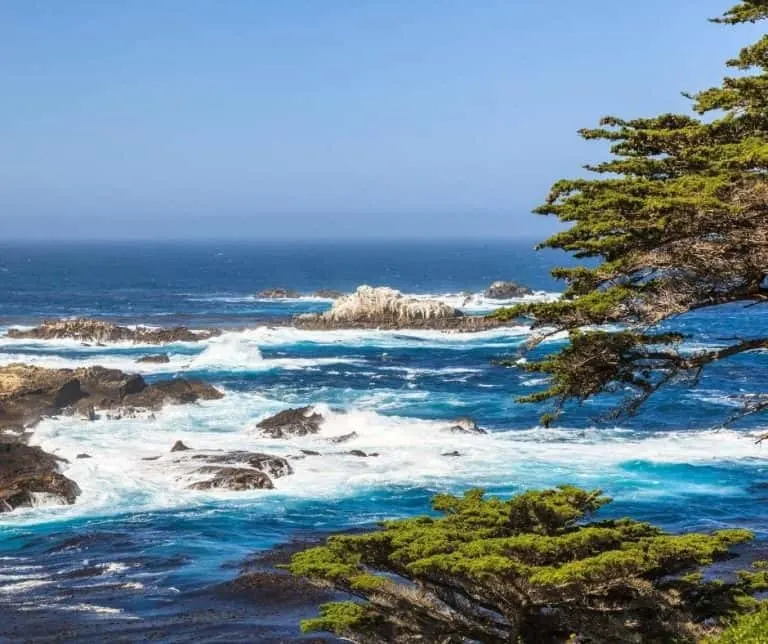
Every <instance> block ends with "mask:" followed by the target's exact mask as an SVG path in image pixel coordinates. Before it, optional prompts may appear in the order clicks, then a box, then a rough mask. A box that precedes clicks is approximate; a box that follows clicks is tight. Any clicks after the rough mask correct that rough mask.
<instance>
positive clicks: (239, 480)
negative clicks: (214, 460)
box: [189, 467, 275, 492]
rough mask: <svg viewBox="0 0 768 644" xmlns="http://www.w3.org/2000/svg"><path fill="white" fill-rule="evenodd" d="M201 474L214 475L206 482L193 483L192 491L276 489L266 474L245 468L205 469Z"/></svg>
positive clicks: (202, 469) (201, 470) (201, 469)
mask: <svg viewBox="0 0 768 644" xmlns="http://www.w3.org/2000/svg"><path fill="white" fill-rule="evenodd" d="M198 471H199V472H200V473H201V474H212V477H211V478H209V479H206V480H204V481H198V482H197V483H192V485H190V486H189V488H190V489H191V490H216V489H226V490H232V491H234V492H243V491H245V490H271V489H273V488H274V487H275V484H274V483H272V479H270V478H269V477H268V476H267V475H266V474H264V472H259V471H258V470H251V469H247V468H244V467H203V468H200V470H198Z"/></svg>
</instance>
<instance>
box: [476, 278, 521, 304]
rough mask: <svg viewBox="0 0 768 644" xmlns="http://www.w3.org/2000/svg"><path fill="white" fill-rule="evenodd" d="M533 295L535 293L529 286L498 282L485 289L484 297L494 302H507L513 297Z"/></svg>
mask: <svg viewBox="0 0 768 644" xmlns="http://www.w3.org/2000/svg"><path fill="white" fill-rule="evenodd" d="M531 293H533V291H531V289H529V288H528V287H527V286H521V285H520V284H516V283H515V282H503V281H498V282H494V283H493V284H491V285H490V286H489V287H488V288H487V289H485V293H484V295H485V297H487V298H490V299H492V300H507V299H510V298H513V297H523V296H524V295H531Z"/></svg>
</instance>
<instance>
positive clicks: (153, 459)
mask: <svg viewBox="0 0 768 644" xmlns="http://www.w3.org/2000/svg"><path fill="white" fill-rule="evenodd" d="M159 458H160V457H159V456H145V457H144V458H142V459H141V460H142V461H156V460H158V459H159Z"/></svg>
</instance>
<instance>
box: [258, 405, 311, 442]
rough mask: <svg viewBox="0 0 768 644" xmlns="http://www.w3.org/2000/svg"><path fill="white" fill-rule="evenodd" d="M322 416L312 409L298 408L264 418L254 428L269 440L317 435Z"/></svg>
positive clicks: (309, 407) (308, 407)
mask: <svg viewBox="0 0 768 644" xmlns="http://www.w3.org/2000/svg"><path fill="white" fill-rule="evenodd" d="M324 420H325V419H324V418H323V415H322V414H320V413H319V412H316V411H315V409H314V407H311V406H307V407H299V408H296V409H285V410H284V411H281V412H280V413H278V414H275V415H274V416H270V417H269V418H265V419H264V420H262V421H261V422H260V423H258V424H257V425H256V427H257V428H258V429H259V430H261V433H262V434H264V435H265V436H269V437H270V438H290V437H292V436H306V435H308V434H317V432H319V431H320V426H321V425H322V424H323V421H324Z"/></svg>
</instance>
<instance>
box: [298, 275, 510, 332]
mask: <svg viewBox="0 0 768 644" xmlns="http://www.w3.org/2000/svg"><path fill="white" fill-rule="evenodd" d="M293 323H294V325H295V326H297V327H299V328H302V329H354V328H365V329H377V328H382V329H439V330H454V331H483V330H485V329H490V328H495V327H498V326H501V325H502V324H503V323H502V322H500V321H498V320H495V319H492V318H486V317H481V316H468V315H466V316H465V315H464V314H463V313H462V312H461V311H460V310H459V309H455V308H453V307H452V306H449V305H448V304H445V303H444V302H440V301H439V300H422V299H415V298H409V297H405V296H404V295H403V294H402V293H400V291H396V290H395V289H392V288H388V287H379V288H374V287H372V286H360V287H359V288H358V289H357V291H356V292H355V293H353V294H352V295H345V296H344V297H341V298H339V299H338V300H336V301H335V302H334V304H333V306H332V307H331V309H330V310H329V311H326V312H325V313H306V314H303V315H297V316H296V317H294V318H293Z"/></svg>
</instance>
